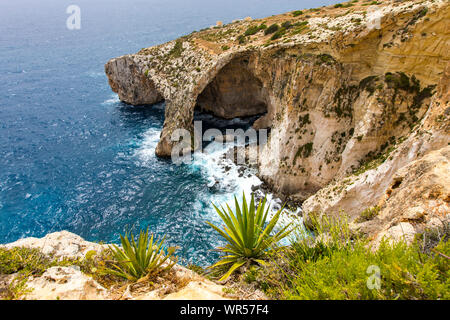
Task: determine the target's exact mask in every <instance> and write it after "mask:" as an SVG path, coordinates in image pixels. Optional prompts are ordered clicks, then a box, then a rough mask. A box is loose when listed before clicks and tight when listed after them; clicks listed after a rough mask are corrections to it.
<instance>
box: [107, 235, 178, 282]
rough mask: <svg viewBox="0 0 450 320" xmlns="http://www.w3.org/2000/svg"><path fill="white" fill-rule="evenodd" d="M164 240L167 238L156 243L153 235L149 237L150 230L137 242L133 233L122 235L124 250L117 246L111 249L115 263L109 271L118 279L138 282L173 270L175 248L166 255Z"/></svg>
mask: <svg viewBox="0 0 450 320" xmlns="http://www.w3.org/2000/svg"><path fill="white" fill-rule="evenodd" d="M130 239H131V240H130ZM164 240H165V237H163V239H162V240H161V241H158V240H155V241H154V240H153V235H151V236H150V237H149V234H148V229H147V231H145V232H144V231H141V232H140V234H139V237H138V240H137V242H136V241H135V240H134V236H133V233H130V235H128V234H127V233H126V234H125V236H122V235H120V241H121V244H122V248H119V247H118V246H116V245H113V246H112V247H111V250H112V252H113V258H114V260H115V263H113V268H109V269H108V271H109V272H110V273H111V274H113V275H116V276H118V277H122V278H125V279H127V280H131V281H136V280H139V279H141V278H143V277H150V276H152V275H155V274H158V273H160V272H162V271H165V270H169V269H171V268H172V267H173V266H174V265H175V262H173V261H170V260H169V258H170V257H172V256H173V253H174V252H175V248H174V247H169V248H168V250H167V253H166V252H165V251H164V249H163V244H164Z"/></svg>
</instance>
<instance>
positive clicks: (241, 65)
mask: <svg viewBox="0 0 450 320" xmlns="http://www.w3.org/2000/svg"><path fill="white" fill-rule="evenodd" d="M266 101H267V95H266V92H265V89H264V87H263V85H262V83H261V81H260V80H259V79H258V78H256V77H255V76H254V75H253V73H252V72H251V71H250V69H249V67H248V60H247V59H234V60H232V61H231V62H230V63H228V64H227V65H226V66H225V67H223V68H222V69H221V70H220V71H219V73H218V74H217V75H216V76H215V77H214V79H213V80H212V81H211V82H210V83H209V84H208V85H207V86H206V88H205V89H204V90H203V92H202V93H201V94H200V95H199V96H198V98H197V106H196V108H197V109H198V110H200V111H201V112H206V113H212V114H213V115H215V116H217V117H220V118H223V119H234V118H242V117H252V116H258V115H259V116H261V115H263V114H265V113H267V102H266Z"/></svg>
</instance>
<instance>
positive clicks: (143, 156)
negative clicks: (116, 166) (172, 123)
mask: <svg viewBox="0 0 450 320" xmlns="http://www.w3.org/2000/svg"><path fill="white" fill-rule="evenodd" d="M160 134H161V131H160V130H159V129H155V128H151V129H149V130H147V131H146V132H145V133H144V139H143V141H142V144H141V146H140V147H139V148H138V149H137V150H136V152H135V154H134V155H135V156H136V157H137V158H138V159H139V160H140V161H141V162H142V163H143V164H144V165H145V164H148V163H149V162H151V161H154V159H155V157H156V155H155V148H156V145H157V144H158V141H159V136H160Z"/></svg>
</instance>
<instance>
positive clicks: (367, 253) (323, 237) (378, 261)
mask: <svg viewBox="0 0 450 320" xmlns="http://www.w3.org/2000/svg"><path fill="white" fill-rule="evenodd" d="M314 224H315V226H316V227H315V228H314V229H315V230H316V231H315V232H316V233H315V238H312V237H311V236H309V235H307V234H305V233H304V232H297V234H296V237H294V238H293V240H292V245H291V246H290V247H287V248H284V249H283V250H281V251H280V252H279V253H278V254H277V255H276V256H274V257H273V258H272V260H271V263H269V264H268V266H267V267H265V268H270V267H272V269H271V273H270V277H267V279H275V281H273V280H271V281H269V285H268V286H267V285H266V290H265V291H266V293H269V294H270V296H271V297H272V298H279V299H346V300H347V299H364V300H366V299H412V300H417V299H443V300H448V299H450V264H449V258H448V257H449V256H450V243H449V242H448V241H447V239H446V238H441V240H440V242H439V244H438V245H437V246H436V247H435V248H434V249H433V250H431V251H430V253H425V251H424V250H423V248H422V246H421V245H420V243H419V242H414V243H413V244H412V245H410V246H408V245H406V244H405V243H404V242H397V243H391V242H390V241H387V240H386V239H385V240H383V241H381V243H380V245H379V248H378V249H377V250H376V251H375V250H371V249H370V247H368V241H367V240H366V239H363V238H359V237H356V236H355V235H354V234H352V232H350V231H349V228H348V224H347V223H346V220H345V219H340V220H336V219H329V220H326V219H325V221H323V220H321V221H318V220H316V221H315V222H314ZM273 266H276V268H273ZM378 271H379V273H378ZM377 281H379V282H378V286H373V285H374V284H376V283H377ZM370 285H372V286H370Z"/></svg>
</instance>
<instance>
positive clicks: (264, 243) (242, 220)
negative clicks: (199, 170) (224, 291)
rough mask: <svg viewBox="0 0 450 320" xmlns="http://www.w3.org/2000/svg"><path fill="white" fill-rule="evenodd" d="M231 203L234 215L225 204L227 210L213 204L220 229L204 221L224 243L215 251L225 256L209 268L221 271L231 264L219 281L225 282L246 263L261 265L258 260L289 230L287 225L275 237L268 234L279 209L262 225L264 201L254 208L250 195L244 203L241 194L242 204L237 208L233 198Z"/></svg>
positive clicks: (266, 215) (265, 218)
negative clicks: (219, 218)
mask: <svg viewBox="0 0 450 320" xmlns="http://www.w3.org/2000/svg"><path fill="white" fill-rule="evenodd" d="M234 201H235V206H236V209H235V212H233V211H232V210H231V208H230V207H229V206H228V205H227V210H225V209H224V208H223V207H221V209H219V208H217V207H216V206H215V205H214V208H215V209H216V211H217V213H218V214H219V216H220V217H221V219H222V221H223V222H224V223H225V226H224V227H223V229H220V228H219V227H217V226H215V225H213V224H212V223H210V222H207V223H208V224H209V225H210V226H211V227H212V228H213V229H214V230H216V231H217V232H218V233H219V234H220V235H221V236H222V237H223V238H224V239H225V240H226V241H227V244H226V245H225V247H221V248H219V250H220V251H222V252H223V253H224V254H225V256H224V257H223V258H222V259H221V260H220V261H219V262H217V263H216V264H214V265H213V266H212V267H211V268H221V267H223V266H230V265H231V266H230V267H229V269H228V271H227V272H226V273H225V274H224V275H223V277H222V278H221V279H220V280H225V279H227V278H228V277H229V276H230V275H231V274H232V273H233V272H234V271H235V270H237V269H238V268H240V267H241V266H243V265H244V264H246V263H251V262H257V263H260V264H262V263H264V262H263V260H262V259H264V258H265V257H266V254H267V252H268V251H269V250H270V249H271V248H272V246H273V245H275V244H277V243H278V242H279V241H280V240H281V239H283V238H285V237H286V236H287V235H288V234H289V233H290V232H291V231H292V229H289V226H290V225H287V226H285V227H283V228H281V229H280V230H279V231H278V232H276V233H275V234H271V233H272V231H273V230H274V228H275V227H276V224H277V222H278V219H279V218H280V215H281V212H282V211H283V208H281V209H280V210H278V212H277V213H275V215H274V216H273V217H272V219H270V220H269V221H268V223H266V222H267V218H268V214H269V209H270V206H268V207H267V209H266V199H265V198H264V200H262V201H260V202H259V205H258V206H257V207H255V199H254V195H253V194H252V198H251V200H250V204H247V200H246V199H245V194H243V195H242V205H239V203H238V201H237V199H236V197H235V198H234Z"/></svg>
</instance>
